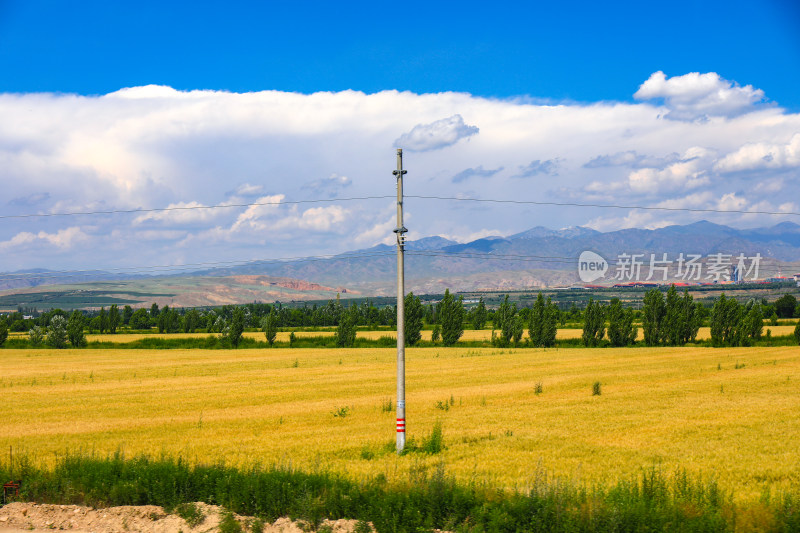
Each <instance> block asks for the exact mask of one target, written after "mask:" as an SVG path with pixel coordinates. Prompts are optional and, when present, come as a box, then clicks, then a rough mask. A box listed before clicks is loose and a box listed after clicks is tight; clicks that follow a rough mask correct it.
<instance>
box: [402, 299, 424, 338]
mask: <svg viewBox="0 0 800 533" xmlns="http://www.w3.org/2000/svg"><path fill="white" fill-rule="evenodd" d="M403 302H404V306H405V313H404V318H405V327H404V328H403V333H404V334H405V338H406V346H414V345H415V344H417V343H418V342H419V341H420V339H422V317H423V316H424V314H425V310H424V309H423V308H422V302H420V299H419V298H418V297H416V296H414V293H413V292H409V293H408V294H406V297H405V299H404V300H403Z"/></svg>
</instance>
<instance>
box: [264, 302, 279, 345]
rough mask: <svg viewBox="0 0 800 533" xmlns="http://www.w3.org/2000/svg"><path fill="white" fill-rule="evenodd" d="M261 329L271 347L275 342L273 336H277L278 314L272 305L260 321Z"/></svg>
mask: <svg viewBox="0 0 800 533" xmlns="http://www.w3.org/2000/svg"><path fill="white" fill-rule="evenodd" d="M261 329H262V330H263V331H264V335H265V336H266V337H267V342H268V343H269V345H270V347H271V346H272V345H273V344H274V343H275V338H276V337H277V336H278V315H277V313H275V308H274V307H273V308H272V309H271V310H270V312H269V314H268V315H267V316H265V317H264V320H262V321H261Z"/></svg>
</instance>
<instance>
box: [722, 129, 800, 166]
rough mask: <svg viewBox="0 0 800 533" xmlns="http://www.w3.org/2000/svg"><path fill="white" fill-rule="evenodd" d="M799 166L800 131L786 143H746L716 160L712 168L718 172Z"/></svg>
mask: <svg viewBox="0 0 800 533" xmlns="http://www.w3.org/2000/svg"><path fill="white" fill-rule="evenodd" d="M797 166H800V133H796V134H794V135H793V136H792V138H791V139H789V142H788V143H785V144H778V143H764V142H760V143H748V144H745V145H744V146H742V147H741V148H739V149H738V150H736V151H735V152H733V153H730V154H728V155H726V156H725V157H723V158H722V159H721V160H720V161H718V162H717V163H716V164H715V165H714V168H715V170H717V171H719V172H737V171H742V170H758V169H784V168H794V167H797Z"/></svg>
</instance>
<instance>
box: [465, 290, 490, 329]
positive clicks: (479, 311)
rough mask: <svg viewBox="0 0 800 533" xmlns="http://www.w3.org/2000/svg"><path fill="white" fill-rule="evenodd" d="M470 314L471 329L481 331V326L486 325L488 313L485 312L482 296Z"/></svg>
mask: <svg viewBox="0 0 800 533" xmlns="http://www.w3.org/2000/svg"><path fill="white" fill-rule="evenodd" d="M470 314H471V318H472V327H473V328H474V329H483V326H485V325H486V320H487V318H488V316H489V313H488V312H487V311H486V304H485V303H483V297H482V296H481V298H480V300H478V305H477V306H475V309H473V310H472V313H470Z"/></svg>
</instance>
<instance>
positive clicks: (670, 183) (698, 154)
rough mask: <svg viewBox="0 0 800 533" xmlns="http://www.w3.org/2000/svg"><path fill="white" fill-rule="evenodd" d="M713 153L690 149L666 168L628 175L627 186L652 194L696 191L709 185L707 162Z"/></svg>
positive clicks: (642, 170)
mask: <svg viewBox="0 0 800 533" xmlns="http://www.w3.org/2000/svg"><path fill="white" fill-rule="evenodd" d="M713 155H714V154H713V152H711V151H710V150H707V149H705V148H701V147H696V146H695V147H692V148H690V149H689V150H687V151H686V153H684V154H683V156H682V157H681V159H680V161H677V162H675V163H672V164H671V165H668V166H667V167H666V168H663V169H659V168H642V169H639V170H634V171H633V172H631V173H630V174H629V175H628V184H629V185H630V187H631V189H632V190H633V191H636V192H639V193H647V194H654V193H659V192H663V191H681V190H686V189H696V188H697V187H701V186H703V185H708V184H709V183H710V178H709V176H708V165H709V160H710V159H711V158H713Z"/></svg>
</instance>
